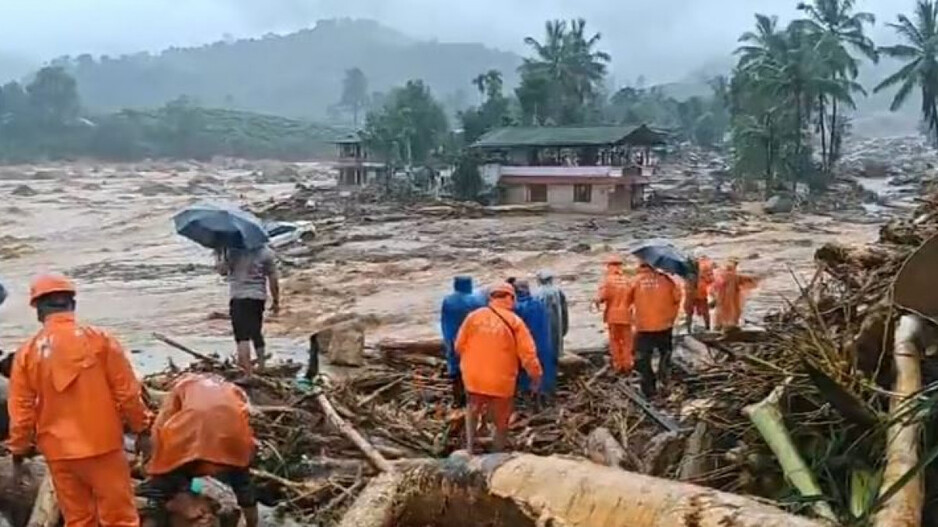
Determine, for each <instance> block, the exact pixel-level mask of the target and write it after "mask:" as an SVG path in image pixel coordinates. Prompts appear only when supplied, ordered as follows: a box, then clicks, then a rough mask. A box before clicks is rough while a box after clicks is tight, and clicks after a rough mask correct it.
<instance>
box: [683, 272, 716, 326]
mask: <svg viewBox="0 0 938 527" xmlns="http://www.w3.org/2000/svg"><path fill="white" fill-rule="evenodd" d="M713 280H714V276H713V260H711V259H709V258H707V257H706V256H703V257H701V258H699V259H698V260H697V283H696V288H695V290H694V291H689V290H687V286H688V285H690V284H691V282H686V283H685V290H684V313H685V314H686V315H687V323H688V329H689V328H690V324H691V320H692V318H693V316H694V315H700V316H701V317H703V319H704V326H705V327H706V328H707V329H709V328H710V305H709V296H710V287H711V285H713Z"/></svg>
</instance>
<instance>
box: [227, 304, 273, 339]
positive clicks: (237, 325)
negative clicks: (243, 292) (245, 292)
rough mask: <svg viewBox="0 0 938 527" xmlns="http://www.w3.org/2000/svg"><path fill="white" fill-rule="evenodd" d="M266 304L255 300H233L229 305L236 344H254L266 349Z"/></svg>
mask: <svg viewBox="0 0 938 527" xmlns="http://www.w3.org/2000/svg"><path fill="white" fill-rule="evenodd" d="M264 304H265V302H264V301H263V300H258V299H255V298H232V299H231V302H229V304H228V309H229V314H230V315H231V329H232V331H233V332H234V338H235V342H253V343H254V349H255V350H257V349H264Z"/></svg>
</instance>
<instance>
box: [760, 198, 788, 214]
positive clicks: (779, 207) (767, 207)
mask: <svg viewBox="0 0 938 527" xmlns="http://www.w3.org/2000/svg"><path fill="white" fill-rule="evenodd" d="M794 208H795V202H794V200H792V199H791V198H790V197H788V196H780V195H775V196H772V197H771V198H769V199H768V201H766V202H765V203H764V204H763V205H762V210H763V211H764V212H765V213H766V214H786V213H789V212H791V211H792V210H793V209H794Z"/></svg>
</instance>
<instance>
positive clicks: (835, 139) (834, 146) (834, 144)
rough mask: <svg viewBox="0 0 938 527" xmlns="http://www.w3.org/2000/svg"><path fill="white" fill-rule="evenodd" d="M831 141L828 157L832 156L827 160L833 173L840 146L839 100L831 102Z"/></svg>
mask: <svg viewBox="0 0 938 527" xmlns="http://www.w3.org/2000/svg"><path fill="white" fill-rule="evenodd" d="M830 134H831V140H830V148H829V149H828V152H827V155H828V156H830V159H828V160H827V166H828V169H829V170H830V171H831V172H833V170H834V160H835V159H836V158H837V154H838V152H837V151H838V150H839V148H840V147H839V146H838V145H839V144H840V139H839V136H840V130H838V129H837V99H833V100H832V101H831V129H830Z"/></svg>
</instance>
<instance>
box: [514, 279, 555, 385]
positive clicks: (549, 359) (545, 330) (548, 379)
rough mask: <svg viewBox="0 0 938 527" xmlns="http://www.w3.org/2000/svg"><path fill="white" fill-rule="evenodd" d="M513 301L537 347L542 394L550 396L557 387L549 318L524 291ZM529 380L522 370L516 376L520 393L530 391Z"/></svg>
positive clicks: (537, 302) (539, 303)
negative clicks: (542, 374)
mask: <svg viewBox="0 0 938 527" xmlns="http://www.w3.org/2000/svg"><path fill="white" fill-rule="evenodd" d="M517 293H518V298H517V299H516V301H515V313H516V314H517V315H518V316H519V317H520V318H521V320H522V321H524V324H525V325H526V326H527V327H528V331H530V332H531V336H532V337H534V345H535V346H536V347H537V360H538V362H540V363H541V369H542V370H544V376H543V377H542V378H541V389H540V393H542V394H551V393H553V392H554V389H555V388H556V387H557V355H556V351H555V350H554V346H553V344H552V343H551V338H550V337H551V336H550V317H549V316H548V314H547V307H546V306H545V305H544V303H543V302H541V301H540V300H538V299H537V298H534V297H533V296H531V293H530V292H528V291H526V290H519V291H518V292H517ZM530 382H531V381H530V379H529V378H528V374H527V373H526V372H524V371H523V370H522V371H521V372H520V373H519V375H518V388H519V389H520V390H521V391H522V393H524V392H527V391H529V390H530Z"/></svg>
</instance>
